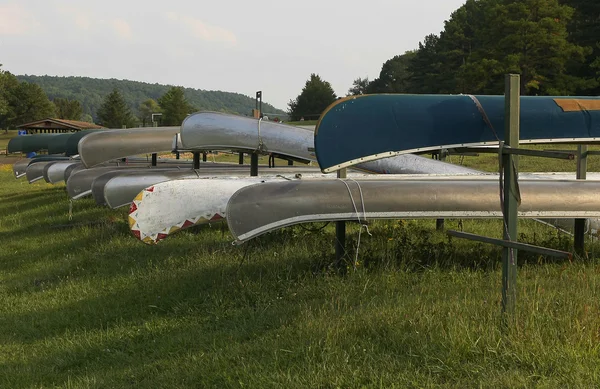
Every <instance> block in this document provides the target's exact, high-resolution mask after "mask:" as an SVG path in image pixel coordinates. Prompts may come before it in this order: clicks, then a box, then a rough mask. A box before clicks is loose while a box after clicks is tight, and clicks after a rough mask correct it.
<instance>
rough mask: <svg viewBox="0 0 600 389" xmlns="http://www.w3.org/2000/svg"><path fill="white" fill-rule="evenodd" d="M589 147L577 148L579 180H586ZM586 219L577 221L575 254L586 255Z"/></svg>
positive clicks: (580, 146)
mask: <svg viewBox="0 0 600 389" xmlns="http://www.w3.org/2000/svg"><path fill="white" fill-rule="evenodd" d="M587 156H588V147H587V145H579V146H577V179H578V180H585V179H586V176H587ZM585 221H586V220H585V219H575V226H574V231H573V235H574V236H575V242H574V243H575V252H576V253H577V254H580V255H583V254H585Z"/></svg>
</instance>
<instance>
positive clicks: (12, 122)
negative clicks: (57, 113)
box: [5, 82, 54, 128]
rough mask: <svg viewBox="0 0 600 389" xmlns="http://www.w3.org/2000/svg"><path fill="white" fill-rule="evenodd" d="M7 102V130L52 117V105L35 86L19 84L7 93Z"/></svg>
mask: <svg viewBox="0 0 600 389" xmlns="http://www.w3.org/2000/svg"><path fill="white" fill-rule="evenodd" d="M7 101H8V112H7V114H6V117H5V118H6V121H5V126H6V127H7V128H16V126H18V125H20V124H24V123H29V122H33V121H35V120H40V119H44V118H48V117H53V116H54V104H52V103H51V102H50V100H49V99H48V96H46V94H45V93H44V91H43V90H42V88H40V86H39V85H37V84H30V83H27V82H21V83H19V84H18V85H16V87H12V88H11V89H10V90H9V91H8V95H7Z"/></svg>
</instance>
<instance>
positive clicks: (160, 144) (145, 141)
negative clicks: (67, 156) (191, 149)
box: [78, 127, 179, 168]
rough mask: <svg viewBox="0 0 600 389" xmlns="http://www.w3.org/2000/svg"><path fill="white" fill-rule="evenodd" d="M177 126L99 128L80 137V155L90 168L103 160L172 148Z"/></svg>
mask: <svg viewBox="0 0 600 389" xmlns="http://www.w3.org/2000/svg"><path fill="white" fill-rule="evenodd" d="M177 133H179V127H144V128H129V129H122V130H107V131H99V132H96V133H92V134H89V135H87V136H85V137H83V138H82V139H81V140H80V141H79V146H78V150H79V156H80V158H81V161H82V162H83V164H84V165H85V166H86V167H88V168H90V167H93V166H97V165H99V164H101V163H102V162H106V161H110V160H113V159H117V158H124V157H128V156H132V155H139V154H146V153H156V152H161V151H171V144H172V141H173V136H174V135H175V134H177Z"/></svg>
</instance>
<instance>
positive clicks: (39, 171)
mask: <svg viewBox="0 0 600 389" xmlns="http://www.w3.org/2000/svg"><path fill="white" fill-rule="evenodd" d="M50 163H53V161H32V162H31V163H30V164H29V166H27V168H26V169H25V175H26V176H27V181H29V183H30V184H32V183H34V182H36V181H39V180H42V179H43V178H44V168H45V167H46V165H48V164H50Z"/></svg>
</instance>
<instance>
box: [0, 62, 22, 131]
mask: <svg viewBox="0 0 600 389" xmlns="http://www.w3.org/2000/svg"><path fill="white" fill-rule="evenodd" d="M0 67H2V65H0ZM18 86H19V81H18V80H17V78H16V77H15V76H13V75H12V74H10V73H9V72H7V71H3V70H2V69H0V128H4V129H8V127H9V122H10V121H11V117H12V115H14V112H13V110H12V109H11V105H10V100H11V98H10V96H11V95H12V94H13V93H14V90H15V89H16V88H17V87H18Z"/></svg>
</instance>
